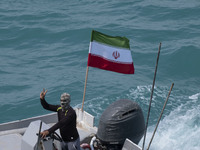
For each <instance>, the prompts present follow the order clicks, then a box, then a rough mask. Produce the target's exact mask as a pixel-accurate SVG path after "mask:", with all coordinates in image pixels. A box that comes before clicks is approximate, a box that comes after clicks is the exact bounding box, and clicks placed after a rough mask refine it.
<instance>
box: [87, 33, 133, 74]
mask: <svg viewBox="0 0 200 150" xmlns="http://www.w3.org/2000/svg"><path fill="white" fill-rule="evenodd" d="M87 65H88V66H91V67H96V68H99V69H104V70H108V71H114V72H118V73H124V74H134V65H133V60H132V56H131V51H130V45H129V40H128V39H127V38H126V37H119V36H115V37H113V36H109V35H105V34H103V33H100V32H97V31H94V30H93V31H92V35H91V41H90V47H89V55H88V64H87Z"/></svg>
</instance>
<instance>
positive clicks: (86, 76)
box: [81, 66, 89, 112]
mask: <svg viewBox="0 0 200 150" xmlns="http://www.w3.org/2000/svg"><path fill="white" fill-rule="evenodd" d="M88 71H89V67H88V66H87V69H86V75H85V86H84V92H83V102H82V107H81V111H82V112H83V105H84V101H85V93H86V85H87V78H88Z"/></svg>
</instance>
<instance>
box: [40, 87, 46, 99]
mask: <svg viewBox="0 0 200 150" xmlns="http://www.w3.org/2000/svg"><path fill="white" fill-rule="evenodd" d="M46 93H47V90H46V91H45V89H44V88H43V91H42V92H41V93H40V99H44V98H45V95H46Z"/></svg>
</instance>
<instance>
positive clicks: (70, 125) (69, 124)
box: [40, 99, 79, 142]
mask: <svg viewBox="0 0 200 150" xmlns="http://www.w3.org/2000/svg"><path fill="white" fill-rule="evenodd" d="M40 102H41V104H42V106H43V108H45V109H47V110H50V111H54V112H57V114H58V122H57V123H56V124H55V125H53V126H52V127H51V128H50V129H48V131H49V133H50V134H51V133H53V132H54V131H56V130H57V129H60V134H61V137H62V139H63V140H64V141H65V142H70V141H74V140H76V139H77V138H78V137H79V134H78V131H77V128H76V112H75V111H74V109H73V108H72V107H71V106H70V107H69V108H68V109H67V110H66V111H64V112H63V111H62V108H61V106H60V105H51V104H48V103H47V102H46V100H45V99H43V100H42V99H40Z"/></svg>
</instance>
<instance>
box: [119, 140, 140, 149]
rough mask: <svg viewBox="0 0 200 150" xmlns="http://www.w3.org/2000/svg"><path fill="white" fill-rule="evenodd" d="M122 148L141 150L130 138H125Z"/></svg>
mask: <svg viewBox="0 0 200 150" xmlns="http://www.w3.org/2000/svg"><path fill="white" fill-rule="evenodd" d="M122 150H142V149H141V148H140V147H139V146H138V145H136V144H135V143H133V142H132V141H131V140H129V139H126V140H125V142H124V145H123V148H122Z"/></svg>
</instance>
